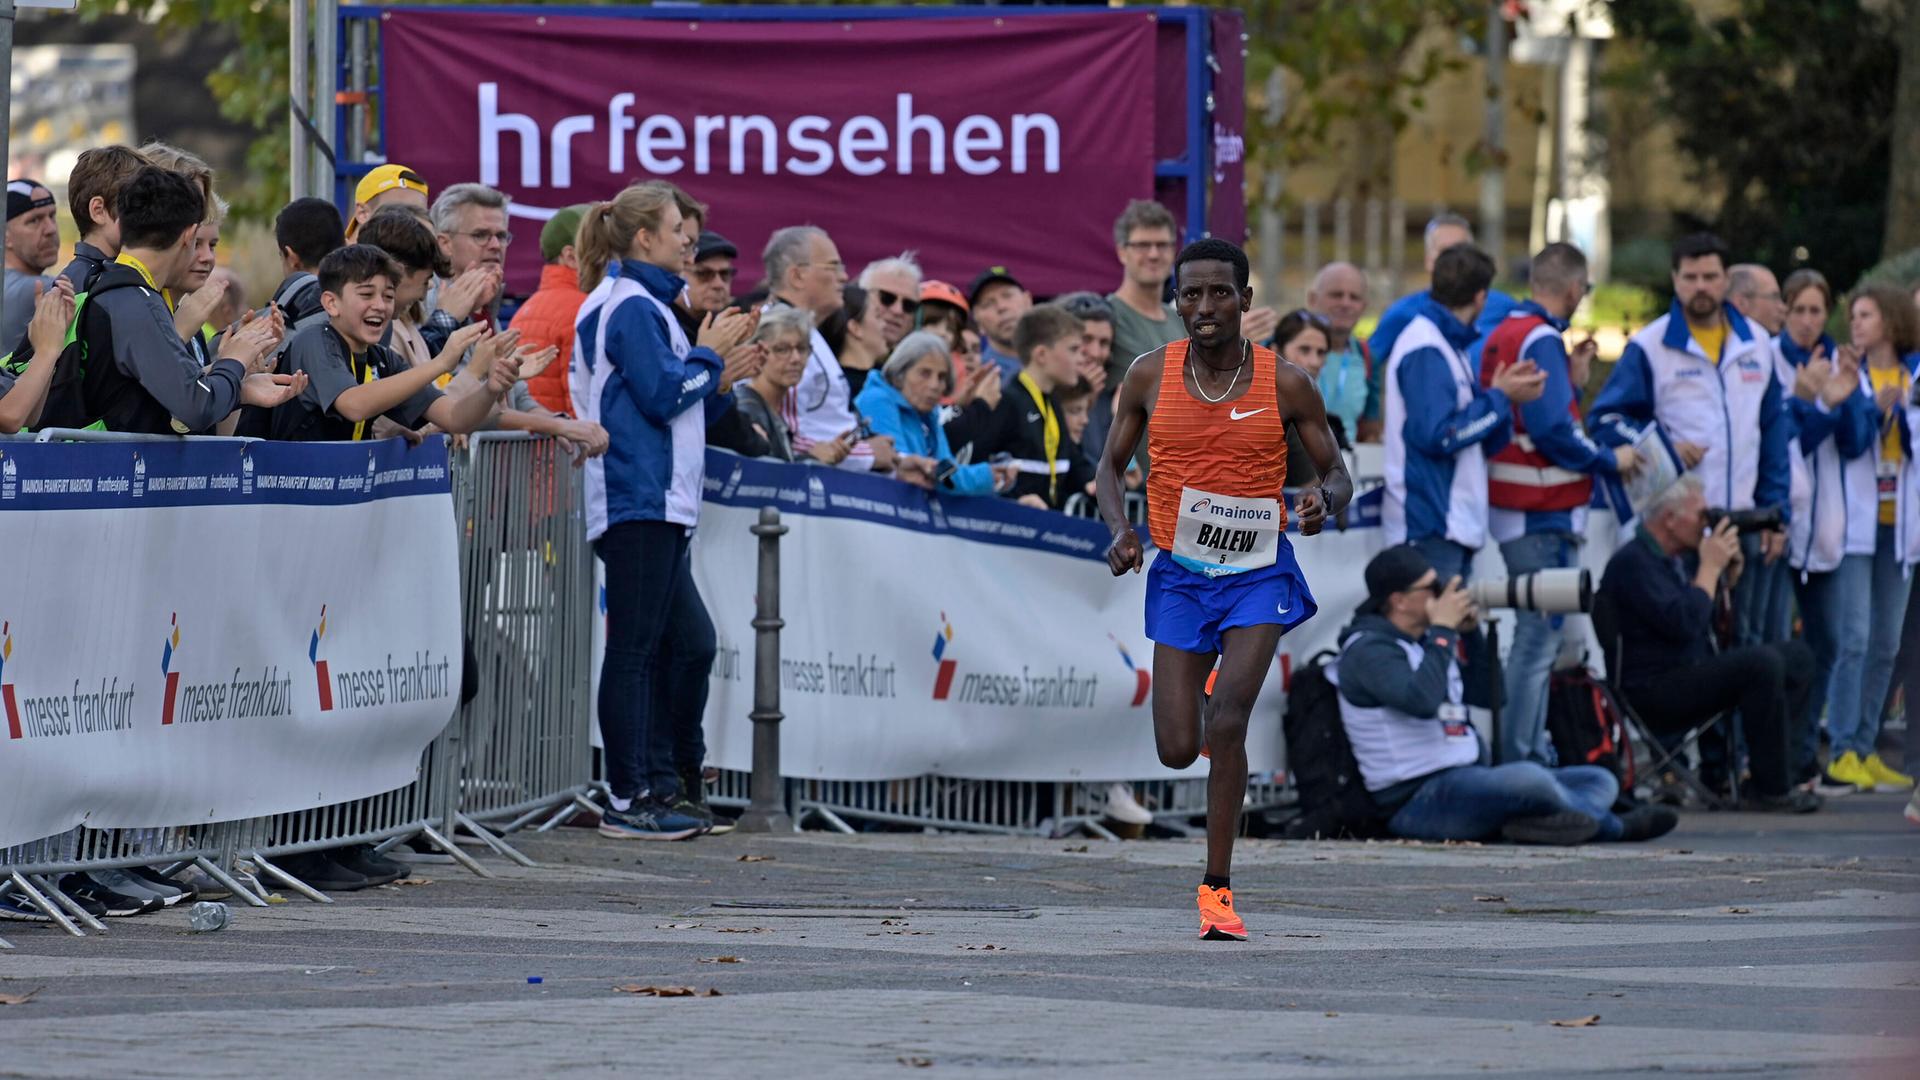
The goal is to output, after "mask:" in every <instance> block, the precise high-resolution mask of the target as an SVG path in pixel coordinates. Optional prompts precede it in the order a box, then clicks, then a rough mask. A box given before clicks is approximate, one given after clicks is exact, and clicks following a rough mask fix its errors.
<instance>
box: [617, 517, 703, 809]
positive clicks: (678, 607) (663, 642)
mask: <svg viewBox="0 0 1920 1080" xmlns="http://www.w3.org/2000/svg"><path fill="white" fill-rule="evenodd" d="M688 540H689V538H688V536H687V530H686V528H685V527H684V526H680V525H674V524H671V523H669V522H664V521H633V522H622V523H620V524H617V525H613V526H611V527H609V528H608V529H607V531H606V533H605V534H604V535H602V536H601V537H600V539H598V540H596V541H594V551H595V553H596V554H598V555H599V556H600V561H601V562H602V563H604V564H606V571H607V654H606V662H605V663H604V664H603V665H602V666H601V669H600V698H599V701H600V735H601V739H602V741H603V742H605V743H606V763H607V783H608V786H609V787H610V788H611V789H612V791H613V794H614V795H615V796H617V797H619V798H622V799H633V798H638V797H640V796H642V795H651V796H653V797H655V798H658V799H660V800H661V801H663V802H669V803H670V802H672V801H673V800H674V799H676V798H678V797H679V795H680V793H681V782H680V774H681V771H682V770H684V769H687V768H689V767H690V768H693V769H698V768H699V767H700V764H701V762H700V759H701V757H704V755H705V745H704V742H703V741H702V736H701V730H700V724H701V719H702V716H703V714H704V713H705V711H706V704H707V676H708V675H709V673H710V672H711V671H712V670H713V658H714V652H715V648H716V644H715V641H714V634H713V620H712V619H711V618H709V617H708V615H707V607H706V605H705V604H704V603H702V602H701V600H700V591H699V590H698V589H697V588H695V586H694V584H693V565H692V562H691V559H690V555H689V550H688ZM689 757H690V758H691V760H690V761H689V760H688V759H689Z"/></svg>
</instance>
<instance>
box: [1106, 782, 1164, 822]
mask: <svg viewBox="0 0 1920 1080" xmlns="http://www.w3.org/2000/svg"><path fill="white" fill-rule="evenodd" d="M1107 816H1108V817H1110V818H1112V819H1113V820H1115V821H1117V822H1119V823H1120V824H1122V825H1151V824H1153V811H1151V810H1148V809H1147V808H1146V807H1144V806H1141V805H1140V803H1139V801H1138V800H1136V799H1135V798H1134V797H1133V785H1131V784H1114V785H1112V786H1111V787H1109V788H1107Z"/></svg>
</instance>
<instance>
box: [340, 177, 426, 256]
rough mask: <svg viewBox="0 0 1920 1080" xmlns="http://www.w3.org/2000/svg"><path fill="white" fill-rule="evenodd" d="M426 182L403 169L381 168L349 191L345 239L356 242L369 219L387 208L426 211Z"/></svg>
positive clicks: (363, 178)
mask: <svg viewBox="0 0 1920 1080" xmlns="http://www.w3.org/2000/svg"><path fill="white" fill-rule="evenodd" d="M428 195H429V192H428V190H427V181H426V178H425V177H422V176H421V175H420V174H419V173H417V172H414V171H413V170H412V169H409V168H407V167H406V166H405V165H392V164H388V165H381V166H378V167H376V168H374V169H372V170H371V171H369V172H368V173H367V175H365V176H363V177H361V178H360V182H359V183H358V184H355V185H354V187H353V214H352V216H350V217H349V218H348V219H347V239H349V240H353V239H357V238H358V236H359V234H360V229H361V228H362V227H364V226H365V225H366V223H367V222H368V221H371V220H372V219H373V215H375V214H377V213H379V212H380V211H382V210H385V209H386V208H387V207H389V206H410V207H415V208H418V209H420V210H425V209H426V208H427V197H428Z"/></svg>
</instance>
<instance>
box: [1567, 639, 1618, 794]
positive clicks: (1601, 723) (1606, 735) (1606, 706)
mask: <svg viewBox="0 0 1920 1080" xmlns="http://www.w3.org/2000/svg"><path fill="white" fill-rule="evenodd" d="M1625 715H1626V711H1625V710H1624V709H1622V708H1621V707H1620V702H1619V701H1618V700H1617V699H1616V698H1615V697H1614V696H1613V689H1612V688H1611V687H1609V686H1608V685H1607V684H1606V683H1604V682H1601V681H1600V680H1598V679H1596V678H1594V677H1593V675H1592V674H1591V673H1590V672H1588V671H1587V669H1586V668H1584V667H1579V668H1573V669H1572V670H1569V671H1557V672H1555V673H1554V675H1553V679H1552V681H1551V682H1550V683H1549V684H1548V688H1547V734H1548V735H1550V736H1551V737H1552V738H1553V749H1554V753H1555V754H1557V755H1559V758H1560V764H1562V765H1599V766H1601V767H1602V768H1604V769H1606V770H1607V771H1609V772H1611V773H1613V775H1614V778H1615V779H1617V780H1619V781H1620V791H1621V794H1622V795H1625V796H1629V797H1630V796H1631V795H1632V793H1633V786H1634V764H1633V742H1632V741H1631V740H1630V739H1628V737H1627V725H1626V721H1625V719H1624V717H1625Z"/></svg>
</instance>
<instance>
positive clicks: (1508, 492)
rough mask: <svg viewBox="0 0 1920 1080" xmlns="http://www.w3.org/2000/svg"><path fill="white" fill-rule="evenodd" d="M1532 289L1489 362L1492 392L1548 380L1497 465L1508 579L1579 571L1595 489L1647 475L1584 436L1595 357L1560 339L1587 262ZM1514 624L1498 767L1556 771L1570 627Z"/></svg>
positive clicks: (1558, 264)
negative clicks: (1536, 376) (1507, 376)
mask: <svg viewBox="0 0 1920 1080" xmlns="http://www.w3.org/2000/svg"><path fill="white" fill-rule="evenodd" d="M1528 288H1529V290H1530V291H1531V293H1532V295H1531V296H1530V297H1529V298H1528V299H1526V300H1522V301H1521V302H1520V303H1519V305H1518V306H1517V307H1515V308H1514V309H1513V311H1511V312H1510V313H1508V315H1507V317H1506V318H1505V319H1503V320H1501V322H1500V325H1499V326H1498V327H1496V328H1495V329H1494V331H1493V333H1491V334H1488V335H1487V339H1486V345H1485V347H1484V349H1483V350H1482V351H1481V354H1480V385H1481V386H1483V387H1490V386H1492V385H1493V382H1494V380H1495V379H1496V378H1497V377H1498V376H1499V374H1500V373H1501V372H1502V371H1503V370H1506V369H1507V368H1509V367H1511V366H1512V365H1513V364H1515V363H1518V362H1521V361H1529V360H1530V361H1532V362H1533V365H1534V366H1535V367H1536V368H1538V369H1539V370H1540V373H1541V374H1542V375H1544V376H1546V382H1545V383H1544V384H1543V385H1542V387H1541V391H1540V396H1539V397H1537V398H1534V399H1533V400H1532V401H1526V402H1516V403H1515V407H1514V414H1513V439H1512V441H1510V442H1508V443H1507V445H1505V446H1503V447H1501V448H1500V450H1499V451H1498V452H1496V453H1494V454H1493V455H1492V456H1491V457H1489V458H1488V460H1487V502H1488V506H1489V509H1488V514H1487V526H1488V531H1489V532H1490V533H1491V534H1492V536H1493V539H1494V540H1495V541H1496V542H1498V543H1499V545H1500V554H1501V556H1502V557H1504V558H1505V559H1506V563H1507V576H1508V577H1510V578H1512V577H1518V576H1520V575H1522V574H1531V573H1533V572H1535V571H1537V570H1549V569H1561V568H1567V567H1575V566H1579V565H1580V543H1581V540H1582V539H1583V538H1584V537H1585V536H1586V531H1587V502H1588V500H1589V499H1591V498H1592V497H1593V478H1594V477H1596V476H1605V477H1619V476H1628V475H1631V474H1632V473H1633V471H1634V469H1635V468H1636V467H1638V465H1639V457H1638V455H1637V454H1635V453H1634V450H1633V447H1631V446H1619V447H1615V448H1613V449H1611V450H1608V449H1606V448H1605V447H1602V446H1600V445H1599V444H1598V443H1595V442H1594V441H1593V439H1591V438H1589V437H1588V435H1587V433H1586V430H1585V429H1584V427H1583V426H1582V424H1581V420H1580V392H1579V388H1580V386H1581V385H1582V384H1584V383H1585V382H1586V376H1587V371H1588V369H1589V367H1590V365H1591V364H1592V363H1593V357H1594V353H1595V352H1596V349H1595V346H1594V342H1593V338H1591V337H1588V338H1587V339H1586V340H1584V341H1582V342H1580V344H1578V345H1575V346H1574V347H1573V351H1572V353H1571V354H1569V353H1568V351H1567V346H1566V343H1565V342H1564V341H1563V340H1562V339H1561V335H1562V334H1564V333H1566V330H1567V320H1568V319H1571V318H1572V317H1573V312H1574V309H1575V308H1578V307H1579V306H1580V301H1581V300H1582V299H1584V298H1585V297H1586V295H1587V292H1588V289H1589V288H1590V286H1589V285H1588V281H1587V257H1586V255H1584V254H1582V253H1581V251H1580V249H1579V248H1576V247H1574V246H1573V245H1572V244H1548V245H1547V246H1546V247H1544V248H1541V249H1540V253H1539V254H1538V255H1535V256H1534V257H1533V263H1532V267H1531V269H1530V270H1529V272H1528ZM1514 620H1515V621H1514V631H1513V649H1512V651H1511V652H1510V653H1508V654H1507V666H1506V691H1507V692H1506V701H1507V707H1506V709H1505V711H1504V712H1503V713H1502V714H1501V717H1500V719H1501V724H1500V737H1499V745H1497V746H1495V747H1494V759H1495V760H1496V761H1499V762H1501V763H1502V764H1504V763H1506V762H1510V761H1534V762H1538V763H1540V764H1542V765H1551V764H1553V762H1554V755H1553V743H1552V741H1551V740H1550V739H1549V738H1548V737H1547V681H1548V679H1549V678H1550V676H1551V675H1552V673H1553V661H1554V658H1555V657H1557V656H1559V655H1560V636H1561V631H1562V624H1563V622H1564V617H1563V616H1559V615H1544V614H1541V613H1540V612H1537V611H1520V612H1516V613H1515V615H1514Z"/></svg>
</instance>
